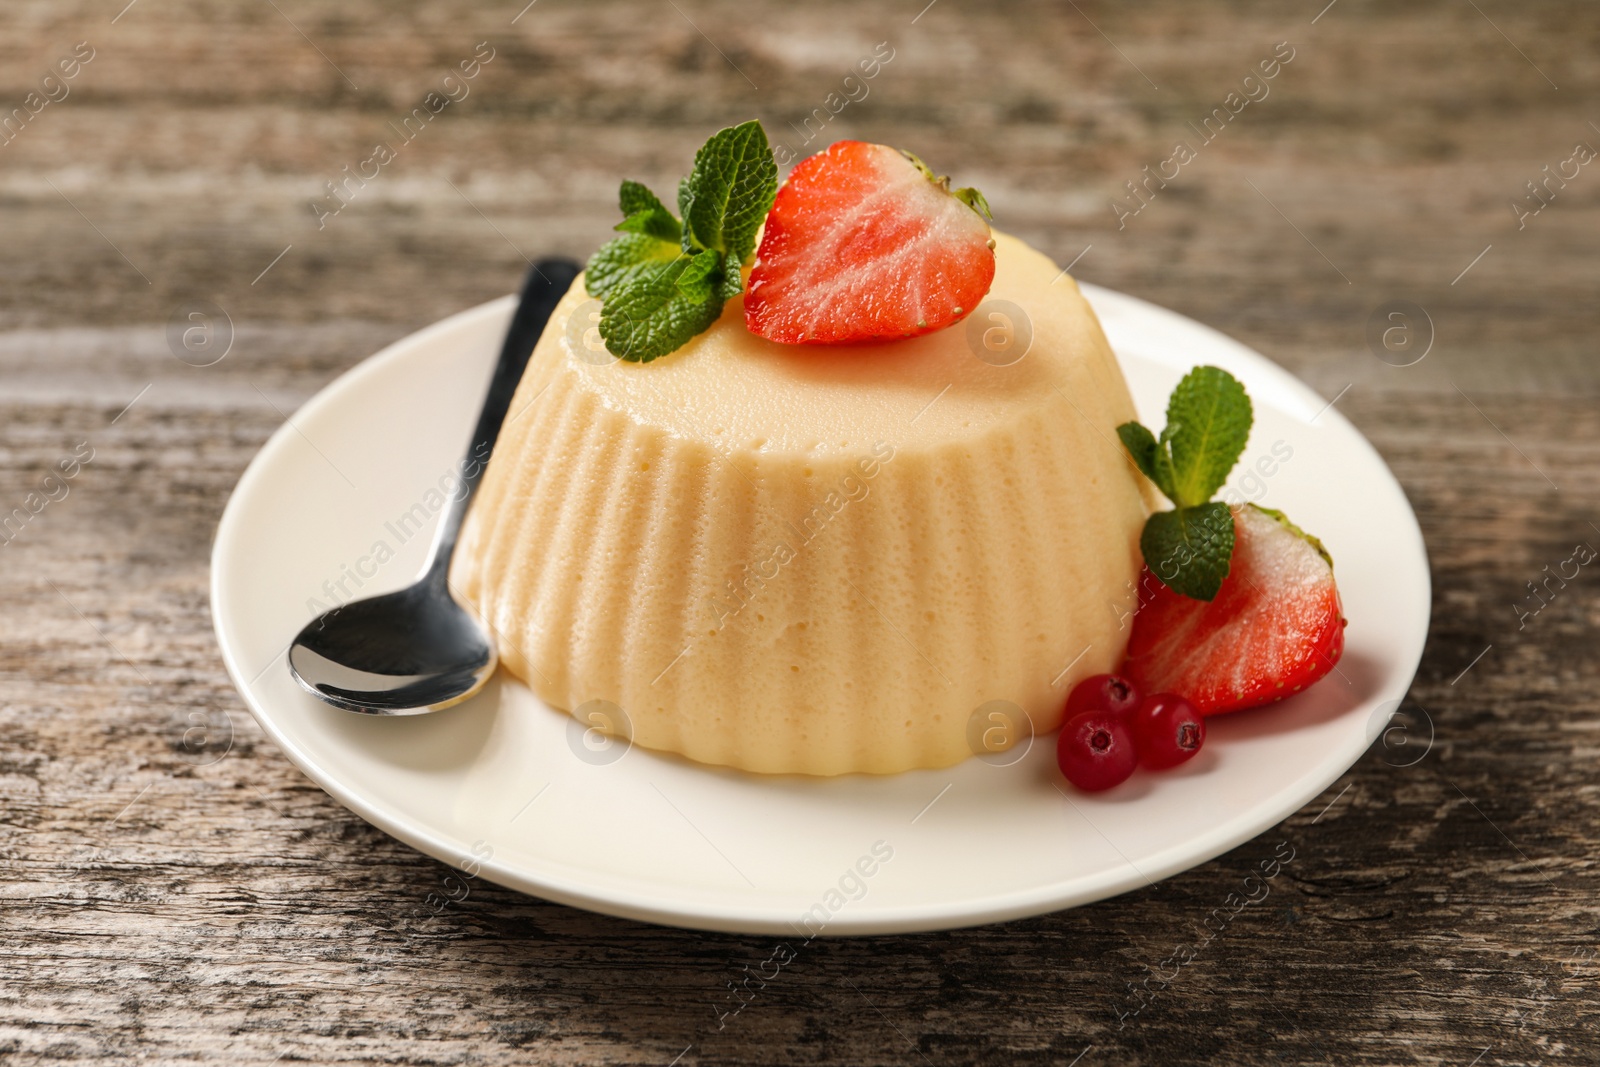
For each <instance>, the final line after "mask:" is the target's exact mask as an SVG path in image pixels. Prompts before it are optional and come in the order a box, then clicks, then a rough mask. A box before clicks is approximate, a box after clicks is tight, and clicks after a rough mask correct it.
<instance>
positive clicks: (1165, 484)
mask: <svg viewBox="0 0 1600 1067" xmlns="http://www.w3.org/2000/svg"><path fill="white" fill-rule="evenodd" d="M1117 436H1118V437H1120V438H1121V439H1122V447H1123V448H1126V449H1127V450H1128V455H1130V456H1132V457H1133V465H1134V466H1135V467H1138V468H1139V473H1140V474H1143V475H1144V476H1145V477H1146V478H1149V479H1150V480H1151V481H1152V482H1154V483H1156V488H1157V489H1159V490H1161V491H1162V492H1163V493H1165V494H1167V496H1169V497H1170V496H1171V495H1172V491H1171V490H1172V483H1171V481H1170V480H1168V479H1167V477H1166V473H1165V472H1164V471H1162V470H1161V469H1160V468H1158V467H1157V466H1156V461H1157V459H1158V458H1159V454H1160V451H1161V446H1160V445H1158V444H1157V443H1156V435H1155V434H1153V433H1151V432H1150V431H1149V430H1147V429H1146V428H1145V427H1144V425H1143V424H1142V423H1137V422H1125V423H1123V424H1122V425H1121V426H1118V427H1117Z"/></svg>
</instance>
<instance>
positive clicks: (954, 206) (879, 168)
mask: <svg viewBox="0 0 1600 1067" xmlns="http://www.w3.org/2000/svg"><path fill="white" fill-rule="evenodd" d="M980 211H982V212H984V213H985V214H987V212H988V205H987V204H986V203H985V202H984V200H983V196H982V194H981V193H979V192H978V191H977V190H976V189H957V190H956V191H955V192H951V191H950V180H949V179H948V178H936V177H934V175H933V172H932V171H930V170H929V169H928V168H927V166H925V165H924V164H923V163H922V161H921V160H918V159H917V158H916V157H914V156H908V155H907V154H905V153H902V152H899V151H896V150H895V149H893V148H890V147H888V146H887V145H881V144H868V143H867V142H865V141H839V142H837V143H836V144H834V145H832V146H830V147H829V148H828V149H827V150H826V151H824V152H819V153H817V154H816V155H814V156H811V157H810V158H809V159H804V160H801V161H800V162H799V163H798V164H796V165H795V168H794V170H792V171H790V172H789V180H788V181H787V182H785V183H784V185H783V187H782V188H781V189H779V190H778V196H777V199H776V200H775V201H774V202H773V205H772V210H771V212H769V213H768V215H767V224H766V230H765V232H764V233H763V234H762V237H761V247H760V248H759V249H758V250H757V253H756V256H757V260H756V265H755V269H754V270H753V271H751V274H750V285H749V291H748V293H747V294H746V296H745V300H744V321H745V325H746V326H747V327H749V329H750V332H751V333H754V334H757V335H759V336H761V337H765V338H766V339H767V340H769V341H779V342H782V343H784V344H806V345H838V344H852V343H856V342H862V341H891V340H896V339H899V338H902V337H916V336H918V335H919V334H925V333H931V332H933V331H934V330H942V329H944V328H945V327H946V326H950V325H952V324H954V323H956V322H959V321H961V319H963V318H965V317H966V316H967V315H968V314H970V313H971V311H972V309H973V308H975V307H976V306H977V305H978V302H979V301H980V300H982V299H983V297H984V294H985V293H987V292H988V291H989V285H990V283H992V282H993V281H994V240H993V238H991V237H990V235H989V224H988V223H987V222H985V221H984V219H983V215H980V214H979V212H980Z"/></svg>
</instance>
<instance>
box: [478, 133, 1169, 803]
mask: <svg viewBox="0 0 1600 1067" xmlns="http://www.w3.org/2000/svg"><path fill="white" fill-rule="evenodd" d="M747 125H752V124H747ZM740 129H743V127H736V128H735V130H736V131H737V130H740ZM757 129H759V127H757ZM725 132H727V131H725ZM719 136H721V135H719ZM761 147H762V149H763V151H764V148H765V141H764V138H762V143H761ZM702 156H709V157H711V158H713V159H716V160H726V159H728V158H736V159H742V160H747V161H751V162H750V165H749V167H746V169H747V170H748V169H750V168H753V167H755V166H757V163H756V162H755V154H754V153H751V152H748V151H746V146H745V145H744V144H743V143H738V144H734V145H733V146H732V147H728V146H723V147H722V148H719V149H716V150H715V151H713V150H712V146H710V145H708V148H707V149H702ZM767 162H768V163H770V156H768V157H767ZM740 165H741V166H742V165H743V164H740ZM708 169H709V168H708ZM735 169H737V168H735ZM724 170H727V168H726V167H725V168H724ZM697 175H698V176H700V177H697ZM702 178H703V175H702V174H701V165H700V160H699V159H698V158H697V162H696V174H692V175H691V177H690V179H689V180H687V181H686V183H685V184H686V186H688V185H691V184H694V183H696V182H699V181H701V180H702ZM742 180H743V177H741V175H740V174H737V173H735V174H734V175H733V176H732V177H731V178H730V179H729V180H728V183H727V184H728V185H729V186H730V187H738V185H739V182H740V181H742ZM922 180H924V181H929V179H928V178H923V179H922ZM932 184H935V183H934V182H932V181H930V185H932ZM697 188H698V187H697ZM938 195H941V196H946V197H953V196H954V194H950V193H947V192H943V191H940V192H939V194H938ZM704 202H705V196H704V194H703V193H701V192H696V191H694V190H691V193H690V195H689V196H688V197H687V198H686V197H685V196H684V194H683V193H682V192H680V197H679V203H680V206H683V205H685V204H687V206H686V207H683V210H682V213H683V221H682V222H679V221H678V219H677V218H676V217H674V216H673V215H672V214H671V213H670V212H668V211H667V210H666V209H665V208H664V207H663V206H662V205H661V204H660V201H659V200H657V199H656V198H655V197H654V196H653V195H651V194H649V192H648V190H644V189H643V187H642V186H637V187H633V188H628V187H625V189H624V195H623V210H624V213H625V214H626V215H627V216H628V221H626V222H625V223H624V226H629V227H631V228H630V229H625V230H624V236H623V237H622V238H619V239H617V240H618V241H625V242H627V248H625V249H612V246H610V245H608V246H607V249H611V251H607V249H602V252H601V253H600V254H598V255H597V257H596V259H597V260H598V261H599V262H598V263H597V262H595V261H591V267H590V273H591V277H590V278H589V279H588V286H587V291H586V289H585V286H584V284H583V282H580V283H579V284H575V285H574V286H573V289H572V291H571V292H569V293H568V295H567V297H566V298H565V300H564V301H563V302H562V304H561V306H560V307H559V308H558V309H557V311H556V313H555V315H554V317H553V318H552V320H551V323H550V325H549V327H548V328H547V329H546V331H545V334H544V336H543V338H542V339H541V340H540V342H539V344H538V346H537V348H536V349H535V351H534V354H533V357H532V359H531V360H530V362H529V364H528V369H527V371H526V373H525V376H524V378H523V380H522V382H521V385H520V387H519V389H518V392H517V396H516V398H515V399H514V400H513V402H512V405H511V416H510V417H509V418H508V420H507V422H506V424H505V426H504V427H503V428H502V430H501V434H500V439H499V442H498V443H497V445H496V448H495V451H494V455H493V457H492V458H491V460H490V463H489V466H488V470H487V472H486V474H485V477H484V482H483V484H482V486H481V488H480V490H479V495H478V498H477V500H476V502H475V504H474V506H473V509H472V511H471V513H470V515H469V517H468V520H467V524H466V527H465V529H464V531H463V536H462V541H461V544H460V547H459V548H458V550H457V553H456V557H455V563H454V567H453V571H452V584H453V585H454V586H455V588H456V589H457V590H458V591H459V592H460V593H461V594H462V595H463V596H464V597H465V598H466V599H467V600H468V601H469V602H470V603H471V604H472V605H473V606H474V607H475V608H476V609H477V610H478V611H479V612H480V614H481V615H482V616H483V618H485V619H486V620H487V621H488V623H489V624H490V625H491V627H492V628H493V630H494V632H495V634H496V636H497V639H498V641H499V645H500V653H501V662H502V663H503V664H504V665H505V666H506V667H507V668H508V669H509V670H510V671H511V672H512V673H513V674H515V675H517V676H518V677H520V678H522V679H524V680H525V681H526V682H527V683H528V684H529V685H530V686H531V687H532V688H533V689H534V691H535V692H537V693H538V694H539V695H540V696H541V697H542V698H543V699H544V700H545V701H547V702H548V703H550V704H552V705H553V706H555V707H557V708H562V709H569V710H570V709H574V708H577V707H579V706H580V705H583V704H584V703H585V702H588V701H592V700H606V701H610V702H612V703H614V704H615V705H617V706H618V707H620V708H621V709H622V712H623V714H624V715H625V717H626V727H625V729H624V732H627V733H629V734H630V736H631V737H632V739H633V740H634V741H635V742H636V743H637V744H640V745H643V746H646V747H649V748H652V749H659V750H663V751H667V752H675V753H680V754H682V755H685V756H688V757H689V758H691V759H694V760H698V761H701V762H705V763H712V764H723V765H728V766H732V767H738V768H742V769H745V770H750V771H761V772H799V773H807V774H820V775H832V774H841V773H847V772H853V771H866V772H876V773H888V772H895V771H902V770H906V769H910V768H914V767H937V766H943V765H948V764H952V763H955V762H958V761H960V760H962V759H965V758H966V757H967V756H969V755H971V754H973V751H974V750H973V747H972V745H971V744H970V742H969V736H970V731H969V724H970V721H971V719H972V716H973V713H974V711H975V710H976V709H978V708H980V707H981V706H983V705H984V704H985V703H986V702H989V701H994V700H1006V701H1011V702H1014V703H1015V704H1017V705H1019V706H1020V707H1021V708H1022V709H1023V710H1024V711H1025V712H1026V713H1027V715H1028V716H1029V718H1030V719H1031V720H1032V725H1033V728H1034V729H1035V730H1036V731H1039V732H1044V731H1049V730H1053V729H1055V728H1056V727H1057V726H1058V725H1059V724H1060V722H1061V716H1062V710H1063V703H1064V699H1065V695H1066V693H1067V692H1068V691H1069V690H1070V689H1071V688H1072V686H1073V685H1074V683H1075V682H1076V681H1077V680H1078V679H1080V678H1084V677H1087V676H1090V675H1094V674H1099V673H1104V672H1106V671H1108V670H1111V669H1112V668H1114V667H1115V666H1116V665H1117V664H1118V663H1119V662H1120V661H1121V658H1122V655H1123V645H1124V642H1125V640H1126V635H1127V632H1128V631H1127V630H1126V628H1122V629H1119V626H1118V617H1117V614H1116V612H1115V610H1114V608H1113V605H1115V604H1117V603H1120V602H1121V600H1122V598H1123V597H1124V596H1125V593H1126V590H1127V589H1128V588H1129V583H1131V582H1133V581H1134V580H1135V579H1136V578H1137V576H1138V574H1139V568H1140V564H1141V559H1140V554H1139V547H1138V538H1139V531H1140V529H1141V527H1142V526H1143V524H1144V522H1145V518H1146V510H1147V508H1146V498H1145V495H1144V489H1143V486H1142V485H1141V482H1140V479H1139V478H1138V476H1137V475H1136V474H1135V473H1134V471H1133V470H1132V468H1131V467H1130V465H1129V464H1128V462H1127V459H1126V457H1125V456H1124V455H1123V454H1122V453H1121V450H1120V448H1119V447H1117V445H1116V443H1115V442H1116V438H1115V434H1116V428H1117V426H1118V425H1120V424H1123V423H1126V422H1128V421H1129V420H1130V419H1132V418H1133V416H1134V409H1133V404H1132V401H1131V400H1130V398H1129V395H1128V390H1127V386H1126V384H1125V382H1124V380H1123V377H1122V372H1121V370H1120V369H1119V367H1118V365H1117V362H1116V358H1115V357H1114V356H1113V354H1112V352H1111V350H1110V348H1109V346H1108V345H1107V343H1106V339H1105V336H1104V334H1103V333H1102V331H1101V329H1100V326H1099V323H1098V322H1097V321H1096V319H1095V316H1094V312H1093V311H1092V310H1091V309H1090V308H1089V306H1088V304H1087V303H1086V302H1085V301H1084V299H1083V296H1082V295H1081V294H1080V293H1079V291H1078V288H1077V285H1076V283H1075V282H1074V281H1073V280H1072V279H1071V278H1070V277H1066V276H1064V275H1063V273H1062V271H1061V270H1060V268H1059V267H1058V266H1057V265H1056V264H1055V263H1053V262H1051V261H1050V260H1049V259H1048V258H1047V257H1045V256H1044V255H1042V254H1040V253H1038V252H1036V251H1034V250H1032V249H1030V248H1029V247H1027V246H1026V245H1025V244H1023V243H1022V242H1021V241H1019V240H1017V239H1015V238H1012V237H1009V236H1006V235H1004V234H999V233H996V234H994V235H993V241H994V248H993V253H992V255H993V271H994V274H993V284H992V286H991V287H989V291H988V294H987V297H986V299H987V300H989V301H991V302H995V303H992V304H991V305H990V306H989V308H988V309H985V308H978V309H977V313H976V315H973V309H972V308H969V307H966V306H965V305H961V309H962V313H963V315H972V316H973V318H972V319H970V320H969V321H968V322H966V323H965V324H962V325H958V326H956V327H954V328H947V329H941V330H937V331H933V332H928V333H926V334H924V335H922V336H917V337H912V338H910V339H905V340H898V341H893V342H888V343H880V344H857V345H819V344H805V345H794V344H782V343H777V342H773V341H770V340H767V339H765V338H763V337H760V336H757V335H756V334H755V333H753V332H752V331H751V329H750V328H749V327H748V326H747V316H748V315H749V313H750V300H751V299H753V298H754V296H755V295H756V294H755V293H747V292H746V291H745V284H746V283H745V279H744V277H743V276H742V275H743V274H744V272H746V271H748V270H749V262H748V260H749V258H750V251H749V249H750V248H751V247H753V246H754V242H755V230H754V228H753V227H749V226H748V225H747V223H746V221H741V220H734V222H733V223H729V222H728V220H727V219H726V218H725V219H724V220H723V225H721V226H720V227H718V226H713V225H711V224H702V223H697V222H696V205H697V204H703V203H704ZM768 202H769V203H770V200H769V201H768ZM956 206H957V207H959V209H960V210H962V211H967V212H969V213H971V214H972V217H973V218H974V219H977V220H978V221H980V222H981V221H982V220H981V218H980V217H979V216H978V215H977V213H976V211H975V209H973V208H971V207H969V206H967V205H966V204H965V203H958V204H957V205H956ZM757 221H758V222H759V218H758V220H757ZM691 231H692V233H693V237H694V243H695V244H696V245H697V246H698V248H697V250H695V251H693V252H690V251H687V248H686V250H685V252H684V254H683V255H682V256H681V257H679V258H674V257H673V255H672V254H671V252H670V251H669V246H670V242H671V241H673V240H679V241H680V242H682V244H683V246H685V247H686V246H687V245H688V244H689V240H688V236H686V235H689V234H690V233H691ZM652 242H654V244H652ZM616 243H617V242H613V244H616ZM597 269H598V270H599V272H600V275H601V277H600V279H599V282H598V288H599V290H600V297H599V301H598V308H597V301H596V299H595V298H594V297H593V296H591V295H590V294H591V293H593V292H594V291H595V289H596V287H597V284H596V280H595V278H594V277H593V275H594V273H595V271H596V270H597ZM761 269H762V268H761V267H760V266H756V268H755V270H756V271H758V272H759V271H760V270H761ZM630 272H632V273H630ZM685 278H687V279H688V282H687V284H686V283H685V282H684V279H685ZM953 284H961V283H953ZM756 292H760V290H756ZM684 294H688V296H685V295H684ZM702 294H703V296H704V298H703V300H702V301H701V302H699V303H693V304H692V306H688V307H676V306H675V305H674V303H673V302H674V301H676V302H678V303H679V304H684V303H685V302H686V301H690V300H691V299H692V298H693V297H696V296H701V295H702ZM1002 301H1003V302H1008V303H1004V304H1002V303H998V302H1002ZM951 306H952V308H953V307H955V306H956V305H954V304H952V305H951ZM661 308H667V309H668V310H669V311H670V314H662V313H659V311H658V310H657V309H661ZM713 309H714V310H715V314H712V313H711V312H712V310H713ZM691 328H692V329H691ZM1007 340H1010V341H1012V342H1013V343H1014V345H1015V348H1016V349H1017V350H1016V351H1006V341H1007ZM600 341H604V347H602V346H601V345H600V343H599V342H600ZM612 355H624V356H625V357H626V358H611V356H612ZM1008 740H1010V741H1015V740H1017V738H1016V737H1012V738H1010V739H1008Z"/></svg>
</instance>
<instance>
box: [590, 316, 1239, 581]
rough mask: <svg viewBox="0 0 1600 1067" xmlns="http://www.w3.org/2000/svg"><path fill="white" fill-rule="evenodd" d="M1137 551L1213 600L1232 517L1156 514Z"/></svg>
mask: <svg viewBox="0 0 1600 1067" xmlns="http://www.w3.org/2000/svg"><path fill="white" fill-rule="evenodd" d="M601 329H602V330H604V319H602V320H601ZM1139 550H1140V551H1141V552H1143V553H1144V562H1145V566H1147V567H1149V568H1150V570H1151V571H1152V572H1153V573H1154V574H1155V576H1156V577H1157V578H1159V579H1161V581H1162V582H1163V583H1164V584H1165V585H1166V586H1167V588H1169V589H1171V590H1172V591H1173V592H1175V593H1181V594H1183V595H1184V596H1186V597H1190V598H1192V599H1194V600H1213V599H1215V598H1216V595H1217V591H1218V590H1219V589H1221V588H1222V580H1223V579H1224V578H1226V577H1227V576H1228V569H1229V563H1230V561H1231V560H1232V558H1233V512H1232V511H1230V510H1228V505H1226V504H1224V503H1222V502H1221V501H1220V500H1219V501H1214V502H1212V503H1210V504H1197V505H1194V506H1192V507H1185V508H1177V509H1176V510H1173V511H1158V512H1156V513H1155V514H1154V515H1152V516H1150V518H1149V519H1148V520H1147V521H1146V522H1145V524H1144V533H1143V534H1141V535H1140V537H1139Z"/></svg>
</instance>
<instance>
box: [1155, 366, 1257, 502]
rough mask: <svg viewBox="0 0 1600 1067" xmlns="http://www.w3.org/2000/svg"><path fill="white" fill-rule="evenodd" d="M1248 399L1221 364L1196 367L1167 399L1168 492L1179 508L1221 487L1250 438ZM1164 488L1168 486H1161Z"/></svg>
mask: <svg viewBox="0 0 1600 1067" xmlns="http://www.w3.org/2000/svg"><path fill="white" fill-rule="evenodd" d="M1251 418H1252V412H1251V409H1250V398H1249V396H1247V395H1246V394H1245V391H1244V386H1242V385H1240V384H1239V380H1238V379H1237V378H1235V377H1234V376H1233V375H1231V374H1229V373H1228V372H1227V371H1225V370H1223V369H1222V368H1220V367H1196V368H1195V369H1194V370H1192V371H1190V372H1189V373H1188V374H1186V375H1184V376H1183V381H1181V382H1179V383H1178V387H1177V388H1176V389H1174V390H1173V391H1172V397H1171V398H1170V399H1169V400H1168V401H1167V428H1166V432H1165V433H1164V434H1163V435H1162V436H1163V437H1167V436H1169V435H1170V441H1171V455H1172V468H1173V475H1174V476H1173V484H1172V488H1173V489H1174V490H1176V492H1167V495H1168V496H1169V497H1171V498H1172V502H1173V503H1174V504H1177V505H1178V506H1179V507H1186V506H1189V505H1193V504H1202V503H1204V502H1206V501H1207V500H1210V499H1211V497H1212V496H1213V495H1214V494H1215V493H1216V491H1217V490H1218V489H1220V488H1222V483H1223V482H1224V481H1226V480H1227V478H1228V472H1229V471H1231V470H1233V465H1234V464H1235V463H1237V462H1239V454H1240V453H1242V452H1243V451H1244V446H1245V442H1246V441H1247V440H1248V439H1249V437H1250V422H1251ZM1162 491H1163V492H1166V490H1162Z"/></svg>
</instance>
